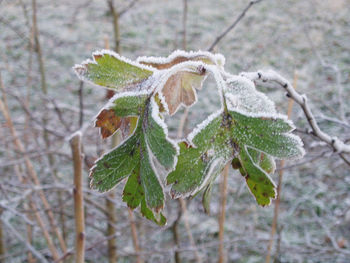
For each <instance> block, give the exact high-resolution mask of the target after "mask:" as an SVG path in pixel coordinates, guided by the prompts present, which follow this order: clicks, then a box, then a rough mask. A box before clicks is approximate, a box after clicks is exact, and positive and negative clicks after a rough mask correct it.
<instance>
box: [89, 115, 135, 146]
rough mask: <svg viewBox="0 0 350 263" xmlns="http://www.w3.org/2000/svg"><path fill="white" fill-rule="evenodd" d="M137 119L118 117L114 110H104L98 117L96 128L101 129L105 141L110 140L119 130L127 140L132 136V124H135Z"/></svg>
mask: <svg viewBox="0 0 350 263" xmlns="http://www.w3.org/2000/svg"><path fill="white" fill-rule="evenodd" d="M135 119H137V117H118V116H116V115H115V113H114V110H113V109H109V110H107V109H104V110H102V111H101V112H100V114H99V115H98V116H97V117H96V122H95V127H99V128H100V132H101V136H102V138H103V139H105V138H108V137H109V136H111V135H112V134H114V133H115V132H116V131H117V130H118V129H120V131H121V135H122V138H126V137H127V136H128V135H129V134H130V131H131V129H132V127H131V126H132V125H131V124H132V123H134V121H135Z"/></svg>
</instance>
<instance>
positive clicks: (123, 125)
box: [95, 92, 149, 138]
mask: <svg viewBox="0 0 350 263" xmlns="http://www.w3.org/2000/svg"><path fill="white" fill-rule="evenodd" d="M148 97H149V94H148V93H146V92H139V93H135V92H126V93H121V94H116V95H115V96H113V97H112V98H111V99H110V100H109V102H108V103H107V104H106V106H104V107H103V108H102V109H101V111H100V112H99V113H98V115H97V116H96V121H95V127H99V128H100V133H101V136H102V138H107V137H109V136H111V135H112V134H114V133H115V132H116V131H117V130H118V129H120V130H121V135H122V138H126V137H127V136H128V135H129V134H130V133H131V132H132V131H133V129H134V128H135V127H136V123H137V119H138V116H139V115H140V114H141V112H142V110H143V108H144V105H145V103H146V100H147V99H148Z"/></svg>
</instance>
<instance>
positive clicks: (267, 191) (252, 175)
mask: <svg viewBox="0 0 350 263" xmlns="http://www.w3.org/2000/svg"><path fill="white" fill-rule="evenodd" d="M238 158H239V161H240V163H241V169H240V172H241V174H242V175H243V176H244V177H245V179H246V182H247V185H248V188H249V189H250V191H251V193H252V194H253V195H254V196H255V199H256V201H257V202H258V204H259V205H262V206H265V205H269V204H270V203H271V198H276V186H275V184H274V183H273V181H272V180H271V178H270V176H269V175H268V173H267V172H266V171H265V170H263V169H262V168H261V167H260V166H259V165H258V164H257V163H255V162H254V161H253V158H252V157H251V156H250V154H249V152H248V150H247V149H246V147H243V148H242V149H241V151H240V154H239V157H238Z"/></svg>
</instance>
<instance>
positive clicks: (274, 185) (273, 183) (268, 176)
mask: <svg viewBox="0 0 350 263" xmlns="http://www.w3.org/2000/svg"><path fill="white" fill-rule="evenodd" d="M244 149H245V151H246V152H247V154H248V157H249V159H250V161H251V163H252V164H253V165H254V166H255V167H256V168H257V169H259V170H260V171H261V172H262V173H264V174H265V175H266V177H267V178H269V180H270V182H271V183H272V185H273V191H274V196H275V197H274V198H271V197H270V198H269V199H270V202H269V203H268V204H267V206H269V205H271V199H276V198H277V192H276V184H275V182H274V181H273V180H272V178H271V177H270V175H269V174H268V173H266V172H265V171H264V170H263V169H261V168H260V166H259V165H256V164H255V163H254V162H253V159H252V157H251V156H250V154H249V152H248V147H247V146H244ZM246 185H247V184H246ZM247 188H248V190H249V192H250V193H251V194H252V196H254V197H255V195H254V194H253V193H252V191H251V190H250V188H249V187H248V185H247Z"/></svg>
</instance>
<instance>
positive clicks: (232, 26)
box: [208, 0, 262, 51]
mask: <svg viewBox="0 0 350 263" xmlns="http://www.w3.org/2000/svg"><path fill="white" fill-rule="evenodd" d="M261 1H262V0H252V1H250V2H249V4H248V5H247V6H246V8H244V9H243V11H242V13H241V14H240V15H239V16H238V17H237V18H236V20H235V21H233V23H232V24H231V25H230V26H229V27H228V28H227V29H226V30H225V31H224V32H222V33H221V34H220V35H219V36H218V37H216V39H215V40H214V42H213V43H212V44H211V45H210V47H209V48H208V51H213V49H214V47H215V46H216V45H217V44H218V43H219V42H220V41H221V39H223V38H224V37H225V36H226V35H227V34H228V33H229V32H230V31H231V30H232V29H234V28H235V27H236V25H237V24H238V23H239V21H241V20H242V18H243V17H244V16H245V14H246V13H247V11H248V10H249V9H250V8H251V7H252V6H253V5H254V4H257V3H259V2H261Z"/></svg>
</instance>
